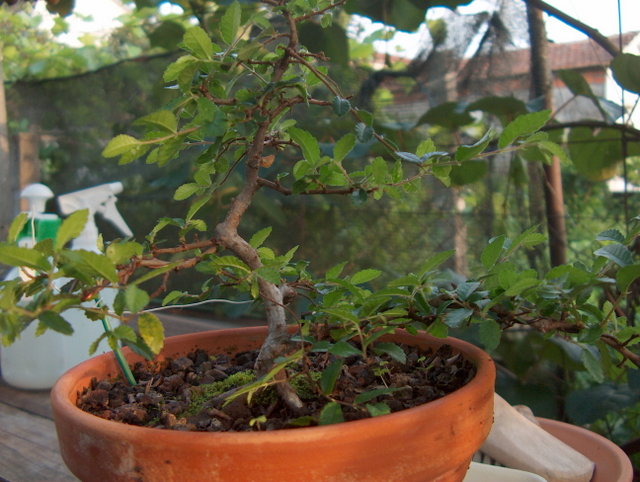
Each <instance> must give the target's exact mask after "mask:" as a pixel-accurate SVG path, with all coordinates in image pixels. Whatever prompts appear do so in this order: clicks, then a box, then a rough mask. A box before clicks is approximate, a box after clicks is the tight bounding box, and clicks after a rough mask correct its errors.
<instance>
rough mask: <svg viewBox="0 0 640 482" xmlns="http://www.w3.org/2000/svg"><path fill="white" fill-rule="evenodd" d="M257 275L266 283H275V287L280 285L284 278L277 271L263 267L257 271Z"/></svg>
mask: <svg viewBox="0 0 640 482" xmlns="http://www.w3.org/2000/svg"><path fill="white" fill-rule="evenodd" d="M256 274H257V275H258V276H259V277H260V278H262V279H263V280H265V281H268V282H269V283H273V284H275V285H277V284H280V282H281V281H282V278H281V276H280V272H279V271H278V270H277V269H273V268H268V267H266V266H261V267H260V268H258V269H257V270H256Z"/></svg>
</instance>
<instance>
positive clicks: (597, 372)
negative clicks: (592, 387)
mask: <svg viewBox="0 0 640 482" xmlns="http://www.w3.org/2000/svg"><path fill="white" fill-rule="evenodd" d="M580 359H581V360H582V363H583V364H584V367H585V368H586V369H587V371H588V372H589V374H590V375H591V376H592V377H593V379H594V381H595V382H596V383H602V382H603V381H604V370H603V368H602V363H600V360H598V359H597V358H596V357H595V356H594V355H593V353H591V351H590V350H589V349H588V348H585V349H583V350H582V352H580Z"/></svg>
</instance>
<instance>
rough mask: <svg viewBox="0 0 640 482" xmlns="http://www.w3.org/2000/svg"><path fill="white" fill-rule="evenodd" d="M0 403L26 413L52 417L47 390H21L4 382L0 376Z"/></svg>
mask: <svg viewBox="0 0 640 482" xmlns="http://www.w3.org/2000/svg"><path fill="white" fill-rule="evenodd" d="M0 403H4V404H6V405H9V406H10V407H14V408H17V409H19V410H22V411H24V412H27V413H31V414H34V415H39V416H41V417H44V418H48V419H53V413H52V412H51V402H50V401H49V390H21V389H19V388H14V387H12V386H11V385H8V384H6V383H5V382H4V380H2V379H1V378H0Z"/></svg>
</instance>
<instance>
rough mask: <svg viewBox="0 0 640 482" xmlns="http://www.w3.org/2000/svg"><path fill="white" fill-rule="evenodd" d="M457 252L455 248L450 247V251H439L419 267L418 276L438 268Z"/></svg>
mask: <svg viewBox="0 0 640 482" xmlns="http://www.w3.org/2000/svg"><path fill="white" fill-rule="evenodd" d="M455 252H456V250H455V249H450V250H448V251H443V252H442V253H438V254H436V255H434V256H432V257H431V258H429V259H428V260H426V261H425V262H424V263H423V264H422V265H421V266H420V269H418V276H419V277H421V278H422V277H423V276H424V275H425V274H427V273H428V272H429V271H431V270H434V269H436V268H437V267H438V266H440V265H441V264H442V263H444V262H445V261H446V260H448V259H449V258H450V257H451V256H453V254H454V253H455Z"/></svg>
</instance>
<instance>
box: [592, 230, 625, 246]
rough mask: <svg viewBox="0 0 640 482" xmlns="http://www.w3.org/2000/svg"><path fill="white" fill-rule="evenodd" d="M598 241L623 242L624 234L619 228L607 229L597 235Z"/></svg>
mask: <svg viewBox="0 0 640 482" xmlns="http://www.w3.org/2000/svg"><path fill="white" fill-rule="evenodd" d="M596 241H615V242H616V243H623V242H624V236H623V234H622V233H621V232H620V231H618V230H617V229H607V230H606V231H602V232H601V233H600V234H598V236H596Z"/></svg>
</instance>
